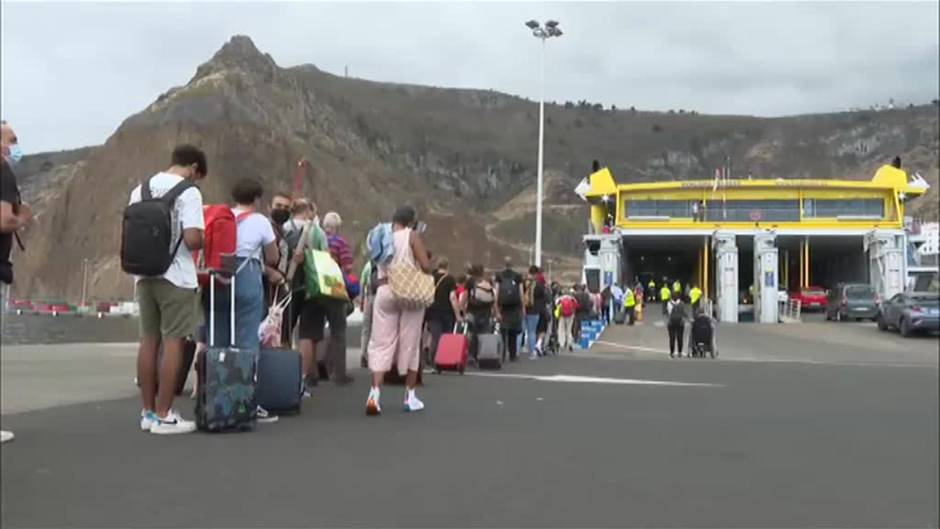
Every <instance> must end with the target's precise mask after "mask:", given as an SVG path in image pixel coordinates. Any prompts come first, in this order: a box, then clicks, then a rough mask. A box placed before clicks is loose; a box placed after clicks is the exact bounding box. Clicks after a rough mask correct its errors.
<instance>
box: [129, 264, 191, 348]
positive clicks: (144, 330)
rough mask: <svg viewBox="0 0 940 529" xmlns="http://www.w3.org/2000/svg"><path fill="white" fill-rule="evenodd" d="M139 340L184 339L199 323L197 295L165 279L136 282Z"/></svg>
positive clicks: (148, 279) (189, 289)
mask: <svg viewBox="0 0 940 529" xmlns="http://www.w3.org/2000/svg"><path fill="white" fill-rule="evenodd" d="M137 304H138V306H139V308H140V336H141V337H142V338H154V337H157V338H159V337H164V338H185V337H187V336H189V335H191V334H193V332H194V331H195V329H196V327H197V326H198V325H199V324H200V323H201V322H200V314H201V313H202V311H200V310H199V309H198V307H199V294H198V290H196V289H195V288H180V287H178V286H176V285H174V284H173V283H170V282H169V281H167V280H166V279H163V278H162V277H161V278H147V279H141V280H140V282H138V283H137Z"/></svg>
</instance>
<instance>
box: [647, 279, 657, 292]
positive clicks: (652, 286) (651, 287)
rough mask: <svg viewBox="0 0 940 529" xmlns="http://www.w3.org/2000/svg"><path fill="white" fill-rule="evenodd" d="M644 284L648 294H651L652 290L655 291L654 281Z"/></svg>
mask: <svg viewBox="0 0 940 529" xmlns="http://www.w3.org/2000/svg"><path fill="white" fill-rule="evenodd" d="M646 286H647V287H648V288H647V290H649V292H650V294H652V293H653V292H656V282H655V281H650V282H649V284H648V285H646Z"/></svg>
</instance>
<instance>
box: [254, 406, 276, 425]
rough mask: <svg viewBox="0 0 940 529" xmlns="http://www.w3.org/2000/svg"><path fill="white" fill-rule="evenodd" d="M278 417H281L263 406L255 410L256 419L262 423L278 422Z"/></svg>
mask: <svg viewBox="0 0 940 529" xmlns="http://www.w3.org/2000/svg"><path fill="white" fill-rule="evenodd" d="M278 419H280V417H278V416H277V415H275V414H273V413H271V412H269V411H268V410H266V409H264V408H262V407H261V406H258V409H257V411H256V412H255V420H256V421H258V422H261V423H272V422H277V421H278Z"/></svg>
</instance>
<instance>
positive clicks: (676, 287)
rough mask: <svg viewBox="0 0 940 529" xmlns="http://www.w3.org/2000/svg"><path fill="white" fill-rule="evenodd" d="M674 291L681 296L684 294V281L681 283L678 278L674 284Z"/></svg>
mask: <svg viewBox="0 0 940 529" xmlns="http://www.w3.org/2000/svg"><path fill="white" fill-rule="evenodd" d="M672 291H673V292H675V293H676V294H679V295H680V296H681V295H682V283H680V282H679V280H678V279H676V280H675V282H674V283H673V284H672Z"/></svg>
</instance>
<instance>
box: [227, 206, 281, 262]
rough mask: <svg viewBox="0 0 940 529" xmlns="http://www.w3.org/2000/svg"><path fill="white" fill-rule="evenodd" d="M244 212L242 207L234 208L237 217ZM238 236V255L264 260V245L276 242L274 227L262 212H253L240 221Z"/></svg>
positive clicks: (236, 249)
mask: <svg viewBox="0 0 940 529" xmlns="http://www.w3.org/2000/svg"><path fill="white" fill-rule="evenodd" d="M244 212H245V210H244V209H242V208H239V207H234V208H232V214H233V215H235V218H236V219H237V218H238V216H239V215H241V214H242V213H244ZM237 238H238V245H237V246H236V247H235V256H236V257H254V258H255V259H257V260H259V261H261V262H264V259H263V258H262V254H263V252H264V247H265V246H267V245H268V244H271V243H272V242H274V228H273V227H272V226H271V221H269V220H268V218H267V217H265V216H264V215H262V214H260V213H252V214H250V215H248V216H246V217H245V218H243V219H241V220H240V221H238V234H237Z"/></svg>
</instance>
